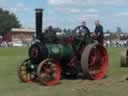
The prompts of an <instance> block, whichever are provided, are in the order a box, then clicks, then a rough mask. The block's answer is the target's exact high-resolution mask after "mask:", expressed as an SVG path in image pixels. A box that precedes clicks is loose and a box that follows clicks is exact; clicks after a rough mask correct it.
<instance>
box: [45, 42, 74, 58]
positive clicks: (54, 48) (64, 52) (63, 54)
mask: <svg viewBox="0 0 128 96" xmlns="http://www.w3.org/2000/svg"><path fill="white" fill-rule="evenodd" d="M47 48H48V56H49V57H51V58H53V59H57V60H58V59H70V58H71V57H72V55H73V48H72V46H71V45H67V46H64V45H61V44H49V45H47Z"/></svg>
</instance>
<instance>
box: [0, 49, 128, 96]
mask: <svg viewBox="0 0 128 96" xmlns="http://www.w3.org/2000/svg"><path fill="white" fill-rule="evenodd" d="M120 50H121V49H120V48H109V49H108V53H109V68H108V73H107V78H105V79H103V80H100V81H89V80H81V79H77V80H67V79H65V80H61V81H60V84H59V85H56V86H51V87H46V86H42V85H40V84H38V83H32V84H24V83H21V82H19V80H18V78H17V66H18V65H19V64H20V63H21V62H22V60H24V59H25V58H27V48H5V49H3V48H1V49H0V96H127V94H128V81H127V80H126V78H127V77H128V68H120Z"/></svg>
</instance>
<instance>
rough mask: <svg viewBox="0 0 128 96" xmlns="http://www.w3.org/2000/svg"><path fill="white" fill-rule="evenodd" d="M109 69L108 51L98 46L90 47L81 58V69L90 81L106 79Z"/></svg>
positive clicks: (91, 45) (92, 45)
mask: <svg viewBox="0 0 128 96" xmlns="http://www.w3.org/2000/svg"><path fill="white" fill-rule="evenodd" d="M107 67H108V55H107V51H106V49H105V48H104V47H103V46H101V45H98V44H90V45H88V46H87V47H86V48H85V49H84V51H83V53H82V57H81V68H82V71H83V73H84V76H85V77H87V78H88V79H92V80H99V79H102V78H104V77H105V75H106V71H107Z"/></svg>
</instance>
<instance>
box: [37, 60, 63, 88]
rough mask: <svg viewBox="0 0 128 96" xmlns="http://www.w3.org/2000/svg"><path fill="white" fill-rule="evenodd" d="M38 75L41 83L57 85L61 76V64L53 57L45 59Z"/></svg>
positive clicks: (38, 70)
mask: <svg viewBox="0 0 128 96" xmlns="http://www.w3.org/2000/svg"><path fill="white" fill-rule="evenodd" d="M37 75H38V78H39V81H40V83H41V84H43V85H46V86H52V85H55V84H57V83H58V82H59V80H60V78H61V68H60V65H59V64H58V63H57V62H56V61H54V60H52V59H45V60H44V61H42V62H41V63H40V65H39V67H38V69H37Z"/></svg>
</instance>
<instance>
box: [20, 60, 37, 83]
mask: <svg viewBox="0 0 128 96" xmlns="http://www.w3.org/2000/svg"><path fill="white" fill-rule="evenodd" d="M29 66H31V61H30V59H26V60H24V61H23V62H22V63H21V64H20V65H19V66H18V77H19V79H20V80H21V82H24V83H31V82H33V81H34V80H35V79H36V75H35V73H34V72H33V71H31V70H30V67H29Z"/></svg>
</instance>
